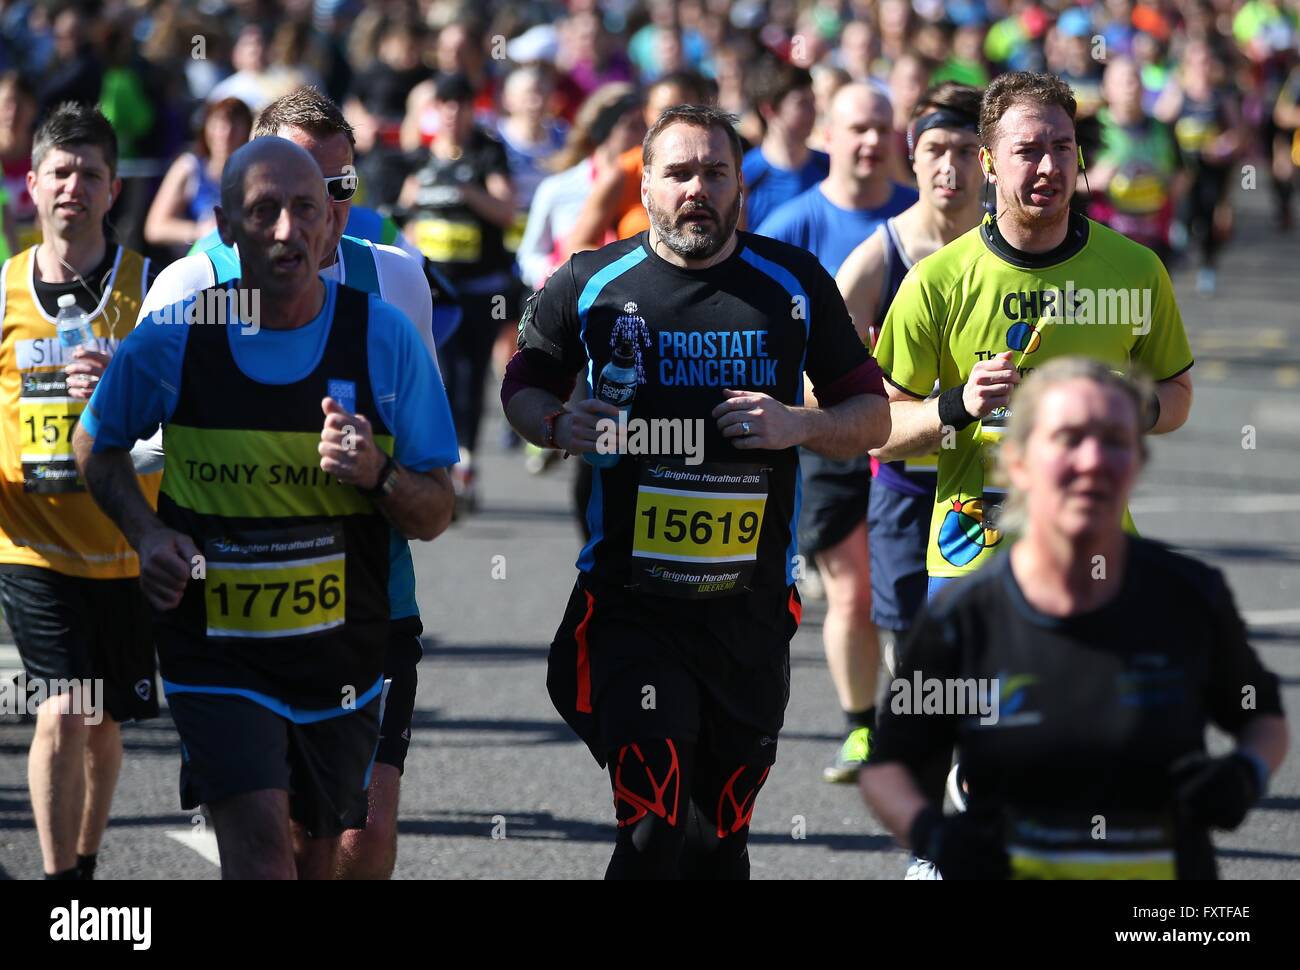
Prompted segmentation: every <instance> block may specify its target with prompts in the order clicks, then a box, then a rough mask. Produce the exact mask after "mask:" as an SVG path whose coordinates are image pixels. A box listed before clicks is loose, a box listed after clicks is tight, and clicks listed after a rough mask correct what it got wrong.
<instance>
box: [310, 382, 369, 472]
mask: <svg viewBox="0 0 1300 970" xmlns="http://www.w3.org/2000/svg"><path fill="white" fill-rule="evenodd" d="M320 408H321V410H322V411H324V412H325V425H324V427H322V428H321V432H320V445H319V446H318V448H317V450H318V451H319V452H320V467H321V470H322V471H325V472H328V473H329V474H331V475H333V476H334V477H335V478H337V479H338V480H339V481H340V482H342V483H343V484H344V485H355V486H356V487H357V488H374V487H375V486H376V485H378V484H379V472H380V471H381V470H382V469H383V467H384V461H385V457H384V453H383V452H381V451H380V450H379V449H378V448H377V447H376V446H375V437H374V431H373V430H372V429H371V427H370V422H369V421H368V420H366V417H365V415H363V414H349V413H348V412H347V411H345V410H343V406H342V405H341V404H339V402H338V401H336V400H334V398H332V397H327V398H325V399H324V400H323V401H321V402H320Z"/></svg>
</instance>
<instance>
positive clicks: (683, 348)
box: [502, 106, 889, 878]
mask: <svg viewBox="0 0 1300 970" xmlns="http://www.w3.org/2000/svg"><path fill="white" fill-rule="evenodd" d="M644 154H645V176H644V178H643V181H642V187H641V196H642V201H643V202H644V203H645V206H646V209H647V211H648V212H649V214H650V219H651V228H650V229H649V230H648V231H647V232H643V233H641V234H639V235H637V236H634V237H632V238H630V239H626V240H622V241H620V242H617V243H614V244H612V245H609V246H606V247H605V248H603V249H600V250H596V251H594V252H588V253H579V254H578V255H576V256H574V258H573V259H572V260H570V262H569V263H568V264H566V265H565V266H563V267H561V269H560V270H559V271H558V272H556V273H555V275H554V276H552V277H551V279H550V281H549V282H548V283H547V285H546V288H545V289H544V290H542V291H541V292H540V293H539V294H537V295H536V296H535V297H534V298H533V300H531V301H530V303H529V306H528V307H527V309H526V310H525V312H524V319H523V321H522V322H521V325H520V326H521V329H520V340H519V346H520V352H519V353H518V354H516V356H515V358H514V360H513V361H512V362H511V365H510V368H509V370H508V372H507V375H506V381H505V385H504V387H503V389H502V400H503V402H504V404H505V407H506V414H507V416H508V417H509V419H510V423H511V424H512V425H513V426H514V427H515V429H516V430H517V431H518V432H519V433H520V434H521V435H523V436H524V437H526V438H528V439H529V440H531V441H533V442H535V443H538V444H540V445H542V446H544V447H558V448H564V449H565V450H567V451H570V452H592V451H596V450H597V449H598V444H599V443H600V441H601V435H602V431H603V430H605V426H604V425H602V423H601V422H602V421H604V420H606V419H613V418H617V417H618V415H619V412H618V410H617V409H616V408H614V407H613V406H611V405H609V404H606V403H604V402H602V401H599V400H595V399H592V398H590V397H589V398H588V399H587V400H584V401H581V402H579V403H577V404H574V405H571V406H570V407H568V408H566V407H565V405H564V402H565V401H566V400H567V399H568V397H569V391H570V389H571V387H572V383H573V377H574V374H575V373H577V372H578V371H579V370H583V371H584V373H585V375H586V380H587V382H588V386H589V389H590V385H591V384H592V383H594V382H595V381H596V380H597V377H598V375H599V374H600V373H601V371H602V369H603V368H604V367H605V365H606V364H607V363H608V362H609V361H610V360H611V357H612V355H613V351H614V349H615V347H616V346H617V345H619V344H622V345H623V350H624V352H626V351H627V349H628V347H629V345H630V347H631V350H632V352H633V353H634V355H635V358H636V371H637V387H636V394H635V398H634V402H633V404H632V407H631V412H630V415H629V417H630V421H629V423H628V432H629V434H628V437H627V439H626V442H625V443H624V444H623V445H621V446H620V453H619V454H618V455H617V461H616V463H614V464H613V465H611V466H608V467H603V468H598V469H597V471H596V474H595V481H594V486H593V489H592V497H591V501H590V503H589V505H588V510H587V518H588V523H589V525H590V527H591V536H592V538H591V541H590V542H588V543H587V545H586V547H585V548H584V549H583V550H582V554H581V556H580V557H579V560H578V568H579V571H580V575H579V577H578V582H577V585H576V587H575V589H574V591H573V595H572V597H571V598H570V600H569V604H568V609H567V611H566V613H565V616H564V620H563V621H562V623H561V625H560V628H559V631H558V632H557V634H556V637H555V640H554V642H553V643H552V645H551V658H550V671H549V676H548V688H549V690H550V693H551V698H552V700H553V701H554V702H555V704H556V707H557V708H558V709H559V711H560V713H561V714H562V715H563V716H564V718H565V720H566V721H567V722H568V723H569V724H570V726H572V727H573V728H574V730H575V731H577V733H578V734H579V735H580V736H581V737H582V739H583V740H584V741H585V742H586V743H587V745H588V747H590V749H591V752H592V754H593V755H594V756H595V757H596V759H597V761H599V762H600V763H601V764H602V765H605V764H608V765H609V769H610V775H611V780H612V783H613V788H614V802H615V807H616V812H617V816H618V826H619V832H618V840H617V844H616V846H615V850H614V856H613V859H612V860H611V862H610V866H609V870H608V872H607V876H608V877H610V878H640V877H676V876H681V875H688V876H690V875H700V876H712V877H735V878H746V877H747V876H748V873H749V859H748V854H747V851H746V848H745V845H746V839H747V837H748V829H749V821H750V819H751V817H752V816H753V811H754V799H755V796H756V795H757V793H758V789H759V788H760V787H761V786H762V784H763V781H764V780H765V779H766V777H767V773H768V771H769V770H770V768H771V765H772V763H773V762H774V761H775V755H776V736H777V734H778V732H779V731H780V729H781V725H782V723H783V720H784V712H785V705H786V701H787V700H788V697H789V642H790V638H791V636H793V634H794V631H795V629H796V628H797V626H798V622H799V614H800V611H801V608H800V605H799V600H798V596H797V594H796V593H795V591H794V578H793V573H792V571H793V568H794V555H795V551H796V545H795V536H794V528H795V527H794V522H795V521H796V519H797V517H798V511H799V509H798V506H799V465H798V457H797V452H796V450H795V446H797V445H804V446H807V447H810V448H813V449H815V450H817V451H819V452H823V453H825V454H828V455H830V456H832V457H847V456H849V455H854V454H861V453H862V452H863V451H864V449H868V448H871V447H874V446H876V445H877V444H879V443H880V442H881V441H883V440H884V437H886V436H887V435H888V426H889V425H888V417H887V414H886V407H885V405H884V403H883V399H882V394H883V387H882V385H881V380H880V375H879V371H878V370H877V369H876V367H875V365H874V363H873V362H872V361H871V359H870V358H869V357H868V356H867V354H866V351H865V350H864V348H863V347H862V344H861V341H859V340H858V339H857V336H856V335H855V333H854V331H853V326H852V323H851V322H850V320H849V316H848V313H847V311H846V310H845V308H844V303H843V301H842V300H841V298H840V296H839V293H838V291H837V290H836V289H835V284H834V282H833V281H832V280H831V278H830V276H829V275H827V273H826V272H825V270H823V269H822V268H821V266H820V265H819V264H818V262H817V259H816V258H815V257H814V256H813V255H812V254H810V253H807V252H805V251H803V250H800V249H797V248H795V247H792V246H788V245H785V244H782V243H778V242H776V241H775V240H771V239H765V238H762V237H758V236H752V235H750V234H748V233H737V232H736V229H735V227H736V222H737V220H738V218H739V214H740V208H741V205H742V204H743V198H742V186H741V183H740V176H739V171H740V160H741V146H740V141H739V139H738V138H737V137H736V135H735V132H734V130H733V128H732V127H731V119H730V117H729V116H728V115H726V114H723V113H721V112H719V111H716V110H715V109H712V108H702V107H697V106H681V107H677V108H672V109H670V110H668V111H666V112H664V114H663V115H661V116H660V118H659V120H658V122H656V124H655V125H654V126H653V127H652V128H651V129H650V131H649V133H648V134H647V135H646V139H645V149H644ZM804 371H807V373H808V374H809V376H810V378H811V380H812V382H813V385H814V388H815V390H816V394H817V399H818V401H819V402H820V404H821V406H820V407H819V408H805V407H802V406H801V402H802V387H803V373H804ZM642 422H646V424H642ZM649 422H657V424H658V426H659V429H660V430H659V434H661V435H663V430H664V429H669V428H671V433H672V434H673V435H675V442H674V444H675V445H676V447H674V446H673V444H669V445H668V447H663V446H664V445H665V444H666V443H667V442H666V441H665V440H664V438H665V437H667V436H666V435H664V437H661V438H660V440H658V441H655V440H653V438H651V440H650V441H649V442H648V445H649V446H648V447H641V446H640V444H639V440H640V441H641V443H642V444H646V443H647V442H645V441H644V439H645V438H647V437H651V435H653V434H654V432H653V431H652V432H651V435H645V434H641V432H642V430H643V429H645V428H651V429H653V428H654V425H651V424H649ZM639 434H640V439H639V437H638V435H639ZM692 442H694V443H697V444H702V447H698V448H693V447H692ZM683 454H685V456H686V460H685V461H682V460H681V459H682V456H683ZM692 819H693V821H692V822H691V824H690V825H689V826H688V821H690V820H692ZM688 827H689V829H690V831H691V835H692V838H691V839H690V840H689V842H688V840H687V837H686V836H687V830H688Z"/></svg>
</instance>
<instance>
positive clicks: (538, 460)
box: [524, 442, 560, 475]
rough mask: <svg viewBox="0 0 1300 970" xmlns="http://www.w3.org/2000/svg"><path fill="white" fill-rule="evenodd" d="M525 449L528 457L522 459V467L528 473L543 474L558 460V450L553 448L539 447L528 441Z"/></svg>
mask: <svg viewBox="0 0 1300 970" xmlns="http://www.w3.org/2000/svg"><path fill="white" fill-rule="evenodd" d="M526 451H527V452H528V457H527V458H525V459H524V468H525V469H526V470H527V472H528V474H530V475H544V474H546V473H547V472H548V471H550V470H551V468H553V467H554V465H555V463H556V462H557V461H559V460H560V452H559V451H557V450H556V449H555V448H539V447H537V445H535V444H532V443H531V442H529V444H528V446H527V448H526Z"/></svg>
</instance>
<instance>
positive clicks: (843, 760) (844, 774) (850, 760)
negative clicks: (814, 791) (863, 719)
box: [822, 727, 871, 785]
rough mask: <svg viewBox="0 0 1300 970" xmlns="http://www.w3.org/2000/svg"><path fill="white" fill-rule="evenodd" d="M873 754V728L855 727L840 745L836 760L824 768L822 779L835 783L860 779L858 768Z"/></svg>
mask: <svg viewBox="0 0 1300 970" xmlns="http://www.w3.org/2000/svg"><path fill="white" fill-rule="evenodd" d="M870 754H871V728H865V727H860V728H854V729H853V730H852V731H851V732H849V736H848V737H847V738H845V739H844V744H842V745H841V746H840V753H839V754H837V755H836V756H835V760H834V761H833V762H831V763H830V764H829V765H827V766H826V767H825V768H824V769H823V770H822V781H828V782H830V783H831V784H833V785H849V784H852V783H854V782H856V781H857V780H858V769H860V768H861V767H862V766H863V765H864V764H866V762H867V757H868V756H869V755H870Z"/></svg>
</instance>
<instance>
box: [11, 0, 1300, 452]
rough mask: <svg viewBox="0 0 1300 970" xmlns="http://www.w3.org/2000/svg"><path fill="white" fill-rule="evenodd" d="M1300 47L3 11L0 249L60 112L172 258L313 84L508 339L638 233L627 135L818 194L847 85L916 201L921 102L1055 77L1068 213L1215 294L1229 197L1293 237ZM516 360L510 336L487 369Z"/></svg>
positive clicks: (616, 22)
mask: <svg viewBox="0 0 1300 970" xmlns="http://www.w3.org/2000/svg"><path fill="white" fill-rule="evenodd" d="M1298 41H1300V0H1144V2H1134V0H1093V2H1091V3H1072V2H1069V0H1044V2H1039V0H950V2H947V3H945V2H941V0H479V2H477V3H465V2H459V0H372V2H367V3H361V2H357V0H315V2H312V0H277V2H274V3H267V2H259V0H198V2H184V0H126V2H110V3H74V4H68V3H55V2H46V0H16V2H14V0H0V162H3V168H4V196H5V198H4V209H3V218H4V236H3V241H0V248H8V249H10V250H16V249H17V248H21V247H24V246H27V245H30V244H31V243H32V242H34V241H35V238H34V233H35V230H34V227H33V225H32V222H33V216H34V212H33V205H32V201H31V199H30V197H29V196H28V194H27V188H26V182H25V179H26V174H27V171H28V168H29V165H30V151H31V138H32V133H33V130H34V126H35V125H36V124H37V123H38V121H39V119H40V117H41V115H42V113H43V112H45V111H47V110H48V109H49V108H51V107H52V106H53V105H56V104H58V103H59V102H62V101H65V100H69V99H76V100H84V101H89V102H98V103H99V104H100V105H101V106H102V109H103V111H104V113H105V114H106V115H107V117H108V118H109V120H110V121H111V122H112V124H113V125H114V127H115V129H116V131H117V135H118V139H119V142H120V154H121V163H120V172H119V174H120V175H121V176H122V177H123V179H124V180H125V190H124V191H123V193H122V194H121V196H120V197H119V199H118V201H117V202H116V203H115V205H114V209H113V212H112V214H111V217H110V221H111V223H112V226H113V229H114V230H115V232H116V234H117V238H118V240H119V241H120V242H122V243H123V244H125V245H127V246H131V247H133V248H136V249H139V250H142V251H144V252H146V253H147V254H148V255H151V256H153V257H154V258H156V259H158V260H159V261H160V262H164V263H165V262H168V261H170V260H171V259H173V258H175V257H177V256H179V255H181V254H183V253H184V252H186V251H187V250H188V249H189V248H190V246H191V245H193V244H194V243H195V242H196V241H197V240H199V239H200V238H202V237H203V236H204V235H205V234H206V233H208V232H210V231H211V229H212V228H213V226H214V221H213V216H212V208H213V205H214V204H215V203H216V202H217V200H218V194H219V184H220V173H221V168H222V165H223V164H224V162H225V159H226V158H227V157H229V155H230V153H231V152H232V151H234V150H235V149H236V148H237V147H238V146H239V145H240V144H242V143H243V142H244V141H246V140H247V138H248V135H249V131H250V130H251V127H252V123H253V119H254V118H255V117H256V114H257V112H258V111H259V110H260V109H261V108H263V107H264V106H265V105H266V104H267V103H269V102H270V101H272V100H273V99H275V98H277V97H279V96H280V95H282V94H285V93H286V92H288V91H291V90H293V89H294V88H296V87H298V86H300V85H303V84H310V85H314V86H316V87H318V88H319V89H320V90H321V91H323V92H325V93H326V94H327V95H328V96H329V97H330V98H331V99H333V100H334V101H335V102H336V103H338V104H339V105H341V106H342V107H343V109H344V112H345V115H346V117H347V119H348V121H349V122H350V123H351V124H352V126H353V128H354V130H355V137H356V165H357V169H358V172H359V173H360V182H359V186H360V187H359V192H358V196H357V201H358V202H360V203H361V204H363V205H366V206H369V207H371V208H373V209H377V210H379V212H380V213H381V214H383V215H385V216H390V217H392V219H393V220H394V221H395V222H396V224H397V225H399V226H402V227H403V228H404V231H405V235H406V236H407V238H408V239H409V240H410V242H411V243H413V244H414V245H415V246H416V247H418V248H419V249H420V251H421V252H422V253H423V254H424V255H425V256H426V257H427V258H428V259H429V260H430V261H431V262H433V263H435V264H437V265H438V266H439V267H440V268H441V269H442V270H443V271H444V273H445V275H446V276H447V277H448V278H449V279H451V281H452V282H453V283H455V284H456V286H457V287H458V288H459V290H460V294H461V298H462V301H464V302H465V303H466V304H467V305H466V315H465V317H466V320H471V319H476V317H477V316H478V315H479V310H482V311H483V312H486V311H487V309H488V304H487V303H486V302H484V304H483V306H482V307H481V308H480V307H477V306H476V307H474V308H473V310H474V312H473V313H471V312H470V311H471V307H470V306H469V305H468V304H469V303H473V302H474V301H475V300H476V299H484V300H486V299H487V298H488V297H489V296H490V295H495V294H500V293H503V292H510V291H511V288H513V292H512V294H511V296H510V298H509V310H508V312H507V313H506V315H505V317H504V318H502V327H501V328H498V329H505V328H506V327H508V326H509V321H510V319H513V318H515V317H517V313H518V305H519V304H518V300H519V297H520V296H521V295H522V294H523V293H525V292H528V291H529V290H531V289H532V288H535V287H538V286H540V285H541V284H542V283H543V282H544V281H545V279H546V277H547V275H548V274H549V273H550V272H551V271H553V269H554V268H555V267H556V266H558V265H559V264H560V263H561V262H562V261H563V260H564V259H565V258H566V257H567V256H568V255H569V253H571V252H572V251H573V250H574V249H577V248H588V247H591V246H594V245H599V244H600V243H601V242H603V241H607V240H609V239H612V238H615V237H617V236H623V235H628V234H630V233H631V232H635V231H638V230H639V229H641V228H644V225H645V218H644V213H643V211H641V210H640V206H639V198H638V197H637V191H636V186H637V182H638V181H639V168H638V167H637V166H638V165H639V147H638V146H639V144H640V139H641V137H642V136H643V134H644V132H645V128H646V125H647V123H648V122H650V121H652V120H653V119H654V117H655V116H657V113H658V112H659V111H660V110H662V109H663V108H664V107H666V106H668V105H670V104H673V103H677V102H679V101H683V100H685V101H701V100H709V101H713V102H716V103H717V104H719V105H720V106H722V107H723V108H725V109H726V110H728V111H730V112H732V113H734V114H735V115H736V117H737V118H738V126H739V130H740V133H741V134H742V136H743V138H744V139H745V141H746V143H747V144H748V145H750V146H754V147H755V150H756V151H759V152H760V154H761V155H762V156H763V157H762V158H758V157H757V156H756V157H755V159H754V163H755V166H756V167H754V168H753V171H755V172H761V173H762V176H763V177H765V178H771V181H770V182H769V186H768V188H769V191H767V192H766V193H764V192H754V191H751V192H749V193H748V194H747V200H748V201H747V204H748V205H750V206H751V208H752V207H753V206H755V205H757V204H761V203H763V201H764V200H765V201H766V202H767V203H769V204H770V203H772V202H774V201H780V200H781V199H782V197H783V196H784V197H789V195H790V194H793V193H794V191H797V190H798V189H801V188H804V187H806V186H807V185H808V184H811V183H810V182H809V181H808V180H807V179H804V180H802V181H798V183H797V184H792V186H791V187H790V190H789V192H788V193H787V191H786V189H785V188H782V187H781V185H782V182H781V179H782V178H783V177H785V176H789V175H790V173H791V171H793V170H797V169H801V168H803V167H805V166H812V167H811V168H810V169H809V171H810V172H813V173H815V172H816V171H819V170H820V171H821V172H823V173H824V171H825V168H824V166H825V161H824V157H823V156H816V155H815V154H813V153H814V152H815V150H817V149H819V148H824V147H828V139H829V137H830V133H829V131H828V126H827V124H826V121H827V108H828V105H829V103H830V99H831V97H832V96H833V94H834V93H835V91H836V90H837V89H838V88H839V87H840V86H842V85H844V84H846V83H848V82H850V81H858V82H866V83H869V84H872V85H875V86H878V87H879V88H880V89H881V90H883V91H885V92H886V93H887V94H888V95H889V98H890V100H891V104H892V111H893V117H894V121H893V128H894V132H893V137H894V139H895V141H896V143H897V146H898V150H897V151H894V152H892V153H890V160H889V164H890V165H891V167H892V169H893V176H892V177H893V178H894V180H895V181H897V182H900V183H904V184H907V183H913V176H912V173H911V171H910V167H909V165H908V162H907V151H906V141H905V131H906V128H907V125H908V122H909V120H910V117H911V113H912V110H913V107H914V106H915V105H916V104H917V102H918V100H919V99H920V97H921V95H922V93H923V92H924V91H925V90H926V89H927V88H928V87H930V86H932V85H934V84H937V83H939V82H941V81H957V82H961V83H966V84H971V85H975V86H982V85H984V84H986V83H987V82H988V81H989V80H990V79H991V78H992V77H994V76H996V75H997V74H998V73H1000V72H1002V71H1006V70H1042V71H1049V72H1051V73H1053V74H1056V75H1058V76H1060V77H1061V78H1063V79H1064V80H1066V81H1068V82H1069V83H1070V85H1071V86H1072V87H1073V89H1074V92H1075V94H1076V97H1077V99H1078V105H1079V122H1080V125H1079V136H1080V142H1081V144H1082V145H1083V148H1084V154H1085V156H1086V158H1087V162H1088V172H1087V178H1088V181H1087V183H1086V185H1085V186H1081V188H1083V189H1084V191H1083V192H1081V194H1080V196H1079V198H1078V204H1079V205H1080V206H1084V207H1086V208H1087V210H1088V212H1089V214H1090V215H1092V216H1093V217H1094V218H1098V219H1100V220H1102V221H1105V222H1107V223H1108V224H1110V225H1111V226H1112V227H1113V228H1116V229H1118V230H1119V231H1121V232H1124V233H1126V234H1128V235H1130V236H1132V237H1133V238H1135V239H1138V240H1139V241H1141V242H1143V243H1145V244H1146V245H1149V246H1151V247H1152V248H1153V249H1155V250H1156V251H1157V252H1159V253H1160V254H1161V256H1162V257H1163V258H1165V259H1166V261H1169V262H1171V264H1172V263H1176V262H1177V261H1179V260H1186V261H1187V263H1188V265H1189V266H1190V267H1192V268H1194V269H1196V271H1197V276H1196V285H1197V287H1198V289H1200V290H1201V291H1202V292H1204V293H1212V292H1213V290H1214V288H1215V277H1214V266H1215V260H1216V255H1217V253H1218V251H1219V249H1220V248H1221V247H1222V246H1223V244H1224V243H1225V242H1227V241H1228V240H1229V239H1230V238H1231V235H1232V222H1233V214H1232V196H1233V193H1234V192H1235V191H1237V190H1238V188H1255V189H1257V190H1258V191H1261V192H1267V193H1271V195H1272V198H1273V203H1274V204H1273V205H1272V212H1273V217H1274V219H1275V222H1276V226H1275V228H1276V230H1277V231H1278V232H1286V231H1288V230H1289V229H1290V225H1291V219H1292V215H1291V210H1292V200H1291V194H1292V186H1293V183H1294V181H1295V172H1296V169H1297V166H1300V137H1298V136H1297V134H1296V129H1297V128H1300V69H1297V64H1300V50H1298V47H1297V44H1298ZM818 158H821V161H817V159H818ZM810 159H812V160H811V161H810ZM1245 166H1251V168H1249V169H1247V168H1245ZM620 167H621V168H623V169H624V171H625V172H626V174H627V178H626V179H625V180H624V181H623V182H622V183H619V182H618V179H617V175H618V172H617V169H619V168H620ZM746 167H747V169H750V167H751V166H750V160H748V159H747V163H746ZM1247 173H1249V174H1247ZM747 175H749V172H747ZM611 178H613V179H614V180H613V181H610V179H611ZM814 180H815V179H814ZM619 184H622V185H623V188H622V189H621V190H620V189H618V188H617V186H618V185H619ZM610 186H614V188H610ZM619 191H622V192H623V193H624V195H627V196H629V197H628V198H624V199H621V200H620V199H618V198H615V197H614V196H616V195H617V194H618V192H619ZM611 193H613V195H611ZM594 196H601V198H600V199H599V200H598V203H599V204H598V205H596V208H597V209H600V207H601V206H603V209H600V211H596V212H595V213H594V214H593V205H594V204H595V203H593V197H594ZM745 218H746V219H747V220H748V225H749V226H750V227H751V228H753V227H756V226H757V225H758V224H759V222H761V220H762V213H759V212H755V211H749V212H747V213H746V214H745ZM496 316H499V314H497V315H496ZM508 353H509V340H508V338H505V337H501V338H500V339H498V340H497V358H498V363H501V362H503V361H504V359H505V358H506V357H508ZM477 355H478V352H477V351H476V356H477ZM476 435H477V430H476V429H475V430H474V433H472V434H470V435H469V438H470V440H471V441H473V439H474V438H475V437H476Z"/></svg>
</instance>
